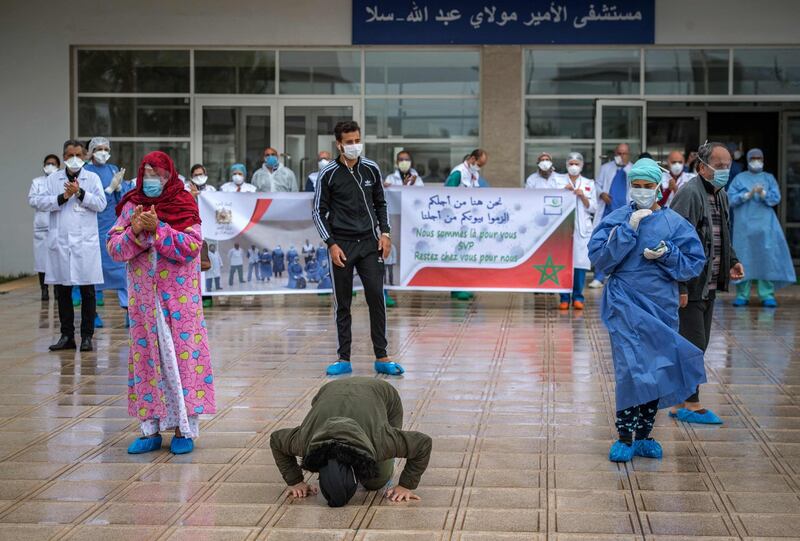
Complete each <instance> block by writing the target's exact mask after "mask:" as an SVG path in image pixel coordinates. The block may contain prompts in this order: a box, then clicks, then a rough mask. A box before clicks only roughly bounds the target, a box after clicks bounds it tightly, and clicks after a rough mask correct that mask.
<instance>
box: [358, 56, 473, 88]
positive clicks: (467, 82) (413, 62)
mask: <svg viewBox="0 0 800 541" xmlns="http://www.w3.org/2000/svg"><path fill="white" fill-rule="evenodd" d="M479 66H480V55H479V53H478V52H477V51H474V52H472V51H456V52H446V51H391V52H384V51H382V52H367V53H366V69H365V72H366V84H367V94H466V95H471V96H477V95H478V90H479V87H480V81H479V80H478V77H479V73H478V72H479Z"/></svg>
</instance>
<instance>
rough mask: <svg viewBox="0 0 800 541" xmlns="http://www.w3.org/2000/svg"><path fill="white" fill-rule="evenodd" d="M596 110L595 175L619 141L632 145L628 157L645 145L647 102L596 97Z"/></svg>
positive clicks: (635, 153) (633, 155)
mask: <svg viewBox="0 0 800 541" xmlns="http://www.w3.org/2000/svg"><path fill="white" fill-rule="evenodd" d="M596 107H597V109H596V111H595V124H594V129H595V143H594V145H595V147H594V148H595V162H594V175H595V178H597V177H598V176H599V174H600V166H602V165H603V164H604V163H605V162H607V161H608V160H609V159H611V158H610V156H611V154H612V153H613V151H614V147H616V146H617V145H618V144H620V143H628V145H629V146H630V147H631V160H635V159H636V157H637V156H639V154H641V153H642V149H643V148H645V142H646V141H645V133H646V132H645V119H646V118H647V115H646V110H645V108H646V103H645V102H644V101H642V100H597V106H596Z"/></svg>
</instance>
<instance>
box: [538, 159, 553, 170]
mask: <svg viewBox="0 0 800 541" xmlns="http://www.w3.org/2000/svg"><path fill="white" fill-rule="evenodd" d="M552 167H553V162H551V161H550V160H542V161H540V162H539V169H540V170H541V171H542V172H547V171H549V170H550V169H551V168H552Z"/></svg>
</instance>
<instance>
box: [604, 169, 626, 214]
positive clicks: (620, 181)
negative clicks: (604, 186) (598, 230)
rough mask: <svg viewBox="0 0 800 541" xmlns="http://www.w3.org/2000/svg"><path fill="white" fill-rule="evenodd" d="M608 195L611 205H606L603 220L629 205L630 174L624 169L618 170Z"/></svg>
mask: <svg viewBox="0 0 800 541" xmlns="http://www.w3.org/2000/svg"><path fill="white" fill-rule="evenodd" d="M608 195H609V197H611V204H610V205H606V208H605V210H604V211H603V218H605V217H606V216H608V215H609V214H611V213H612V212H614V211H615V210H617V209H618V208H620V207H623V206H625V205H626V204H627V203H628V173H627V172H626V171H625V168H624V167H620V168H619V169H617V174H616V175H614V179H613V180H612V181H611V188H609V190H608Z"/></svg>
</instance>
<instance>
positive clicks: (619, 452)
mask: <svg viewBox="0 0 800 541" xmlns="http://www.w3.org/2000/svg"><path fill="white" fill-rule="evenodd" d="M608 459H609V460H610V461H611V462H630V461H631V460H632V459H633V445H628V444H627V443H622V442H621V441H619V440H617V441H615V442H614V444H613V445H612V446H611V449H609V451H608Z"/></svg>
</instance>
